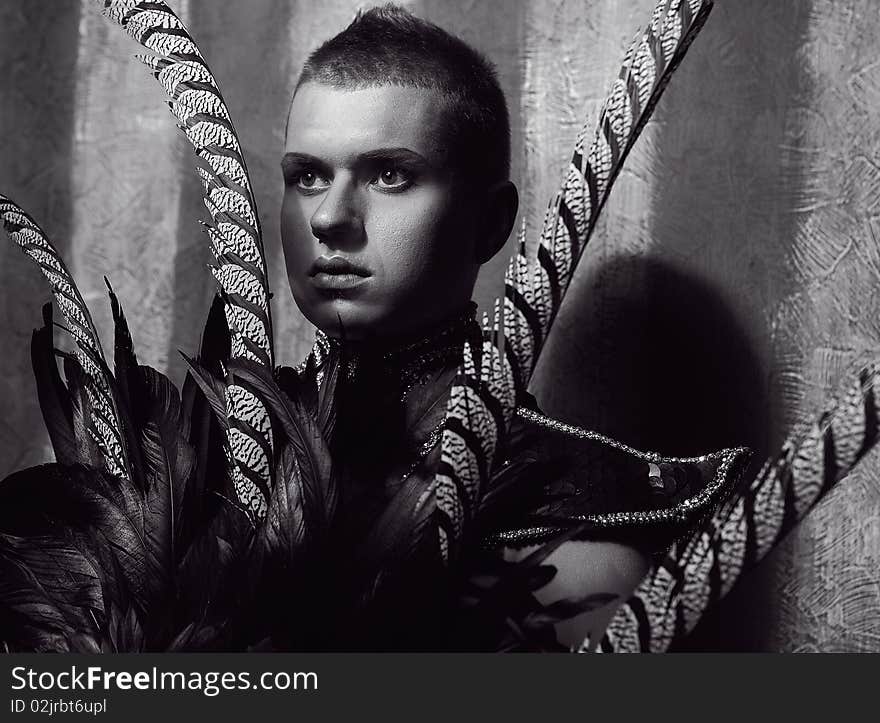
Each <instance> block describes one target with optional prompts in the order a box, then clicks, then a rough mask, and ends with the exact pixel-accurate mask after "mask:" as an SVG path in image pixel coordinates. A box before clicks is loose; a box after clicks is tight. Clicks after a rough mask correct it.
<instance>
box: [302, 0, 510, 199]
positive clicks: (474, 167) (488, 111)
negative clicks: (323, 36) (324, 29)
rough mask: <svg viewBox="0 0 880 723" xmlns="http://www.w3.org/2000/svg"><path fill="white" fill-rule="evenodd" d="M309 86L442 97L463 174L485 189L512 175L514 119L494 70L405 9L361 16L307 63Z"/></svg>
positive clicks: (372, 11)
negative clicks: (417, 91) (405, 90)
mask: <svg viewBox="0 0 880 723" xmlns="http://www.w3.org/2000/svg"><path fill="white" fill-rule="evenodd" d="M309 82H316V83H320V84H323V85H329V86H332V87H335V88H342V89H348V90H358V89H362V88H374V87H380V86H386V85H396V86H404V87H412V88H424V89H428V90H434V91H437V92H438V93H439V94H440V95H441V96H442V97H443V99H444V105H445V111H446V124H445V125H446V129H447V132H448V133H449V139H448V140H449V142H450V144H451V146H452V148H453V150H454V151H455V152H456V154H457V157H454V161H453V165H454V167H455V168H456V170H464V171H466V172H467V173H468V174H470V177H471V178H472V179H473V180H475V181H478V182H483V183H486V184H492V183H495V182H498V181H504V180H507V179H508V178H509V176H510V120H509V117H508V113H507V103H506V101H505V98H504V93H503V91H502V90H501V86H500V85H499V84H498V77H497V74H496V71H495V68H494V66H493V65H492V63H490V62H489V61H488V60H486V58H484V57H483V56H482V55H481V54H480V53H479V52H477V51H476V50H475V49H474V48H472V47H471V46H469V45H468V44H467V43H465V42H464V41H463V40H460V39H459V38H456V37H455V36H453V35H451V34H449V33H447V32H446V31H445V30H443V29H442V28H440V27H438V26H437V25H434V24H433V23H430V22H428V21H427V20H422V19H421V18H417V17H415V16H414V15H412V14H411V13H410V12H408V11H407V10H404V9H403V8H401V7H398V6H396V5H393V4H388V5H384V6H381V7H374V8H372V9H370V10H366V11H362V12H359V13H358V15H357V17H356V18H355V19H354V20H353V21H352V23H351V24H350V25H349V26H348V27H347V28H346V29H345V30H343V31H342V32H341V33H339V34H338V35H336V36H335V37H333V38H331V39H330V40H328V41H327V42H325V43H324V44H323V45H321V47H319V48H318V49H317V50H315V51H314V52H313V53H312V54H311V55H310V56H309V58H308V60H306V63H305V65H304V67H303V70H302V73H301V74H300V77H299V81H298V82H297V85H296V88H297V90H298V89H299V88H300V86H302V85H303V84H305V83H309ZM294 94H295V93H294Z"/></svg>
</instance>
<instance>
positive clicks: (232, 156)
mask: <svg viewBox="0 0 880 723" xmlns="http://www.w3.org/2000/svg"><path fill="white" fill-rule="evenodd" d="M98 1H99V2H100V3H101V5H102V6H103V8H104V12H105V14H106V15H107V16H108V17H109V18H110V19H111V20H113V21H114V22H116V23H117V24H119V25H121V26H122V27H123V28H124V29H125V31H126V32H127V33H128V34H129V35H131V36H132V37H133V38H134V39H135V40H137V42H138V43H140V44H141V45H143V46H144V47H145V48H147V49H148V50H150V51H152V52H153V53H154V54H153V55H144V56H138V59H139V60H141V61H142V62H143V63H144V64H145V65H147V67H149V68H150V69H151V70H152V72H153V74H154V75H155V77H156V79H157V80H158V81H159V83H160V84H161V85H162V87H163V88H164V90H165V92H166V94H167V95H168V97H169V98H170V101H169V103H168V105H169V107H170V109H171V112H172V114H173V115H174V116H175V118H176V119H177V123H178V127H179V128H180V129H181V130H182V131H183V132H184V134H185V135H186V138H187V139H188V140H189V141H190V143H192V145H193V147H194V148H195V152H196V155H197V156H198V158H199V164H198V166H197V170H198V173H199V177H200V178H201V181H202V185H203V186H204V191H205V195H204V203H205V207H206V208H207V209H208V212H209V214H210V217H211V221H210V222H209V223H206V224H205V226H206V230H207V234H208V237H209V239H210V244H211V253H212V255H213V257H214V263H213V264H212V267H211V272H212V273H213V275H214V278H215V279H216V281H217V284H218V286H219V288H220V290H221V293H222V294H223V298H224V301H225V313H226V321H227V323H228V325H229V331H230V336H231V355H230V357H231V358H230V361H231V362H234V361H236V360H238V359H249V360H251V361H255V362H257V363H259V364H261V365H263V366H264V367H265V368H266V369H269V370H272V368H273V364H274V362H273V346H272V317H271V312H270V308H269V299H270V294H269V282H268V276H267V273H266V262H265V255H264V253H263V241H262V231H261V229H260V220H259V217H258V215H257V204H256V200H255V198H254V194H253V191H252V188H251V183H250V179H249V177H248V172H247V166H246V164H245V160H244V156H243V155H242V151H241V145H240V143H239V140H238V135H237V133H236V132H235V128H234V127H233V125H232V120H231V118H230V114H229V110H228V108H227V107H226V103H225V101H224V100H223V96H222V94H221V93H220V89H219V88H218V87H217V82H216V80H215V79H214V76H213V75H212V73H211V71H210V69H209V68H208V65H207V63H206V62H205V59H204V57H203V56H202V54H201V52H200V51H199V49H198V47H197V46H196V43H195V41H194V40H193V39H192V37H191V36H190V35H189V33H188V32H187V30H186V28H185V27H184V25H183V23H182V22H181V21H180V19H179V18H178V17H177V15H175V14H174V12H173V11H172V10H171V8H170V7H168V5H167V4H166V3H164V2H140V1H137V0H98ZM226 407H227V414H228V417H229V421H230V427H229V431H228V436H227V441H228V444H229V454H230V473H231V476H232V480H233V484H234V486H235V489H236V493H237V494H238V497H239V499H240V500H241V502H242V503H243V504H244V506H245V507H246V508H247V509H249V510H250V511H251V513H252V514H253V515H254V516H255V517H257V518H262V517H263V516H264V515H265V513H266V495H267V493H268V491H269V490H270V489H271V487H272V484H273V480H272V468H273V465H272V449H273V439H272V430H271V426H270V424H269V415H268V412H267V410H266V407H265V405H263V403H262V402H261V401H260V399H259V398H258V397H257V396H256V395H255V394H254V393H253V392H252V391H251V390H249V389H248V388H247V386H246V385H245V384H243V383H240V382H238V381H236V380H235V379H230V380H229V384H228V385H227V389H226Z"/></svg>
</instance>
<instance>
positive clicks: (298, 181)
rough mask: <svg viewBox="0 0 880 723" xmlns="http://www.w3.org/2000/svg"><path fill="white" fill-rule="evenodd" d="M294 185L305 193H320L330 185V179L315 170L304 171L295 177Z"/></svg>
mask: <svg viewBox="0 0 880 723" xmlns="http://www.w3.org/2000/svg"><path fill="white" fill-rule="evenodd" d="M294 185H295V186H296V187H297V188H298V189H299V190H300V191H302V192H303V193H306V194H313V193H320V192H321V191H324V190H326V189H327V188H329V187H330V181H329V180H327V179H326V178H324V177H323V176H319V175H318V174H317V173H315V172H314V171H303V172H302V173H300V174H299V175H298V176H297V177H296V178H295V179H294Z"/></svg>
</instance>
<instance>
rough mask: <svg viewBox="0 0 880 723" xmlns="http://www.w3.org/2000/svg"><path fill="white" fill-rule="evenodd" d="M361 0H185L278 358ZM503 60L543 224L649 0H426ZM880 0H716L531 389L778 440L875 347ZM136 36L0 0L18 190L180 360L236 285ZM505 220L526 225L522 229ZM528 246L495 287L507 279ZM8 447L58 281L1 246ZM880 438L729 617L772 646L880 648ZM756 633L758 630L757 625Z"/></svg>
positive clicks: (745, 439) (28, 454) (92, 295)
mask: <svg viewBox="0 0 880 723" xmlns="http://www.w3.org/2000/svg"><path fill="white" fill-rule="evenodd" d="M360 4H362V3H360V2H359V1H358V0H324V1H323V2H320V3H318V2H305V1H300V2H291V1H289V0H287V1H285V0H256V1H255V0H249V2H246V3H240V2H207V1H206V0H178V2H176V3H173V5H174V7H175V8H176V9H177V10H178V12H179V14H180V15H181V16H182V18H183V19H184V21H185V22H186V23H187V24H188V25H189V27H190V29H191V31H192V32H193V34H194V35H195V37H196V39H197V40H198V42H199V44H200V46H201V48H202V50H203V52H204V53H205V55H206V57H207V59H208V61H209V63H210V64H211V66H212V68H213V70H214V73H215V76H216V77H217V79H218V81H219V83H220V86H221V88H222V89H223V91H224V93H225V95H226V98H227V101H228V103H229V106H230V108H231V110H232V113H233V117H234V118H235V120H236V123H237V126H238V129H239V132H240V133H241V136H242V141H243V144H244V147H245V149H246V155H247V159H248V163H249V165H250V169H251V172H252V175H253V178H254V181H255V186H256V195H257V199H258V202H259V204H260V210H261V215H262V217H263V221H264V226H265V235H266V243H267V247H268V253H269V259H270V266H271V269H272V272H273V273H272V274H271V282H272V286H273V289H274V292H275V300H274V303H275V323H276V335H277V339H276V341H277V344H278V348H279V357H280V360H281V361H282V362H283V363H293V362H295V361H297V360H298V359H299V358H300V357H301V356H302V355H303V354H304V353H305V352H306V350H307V349H308V347H309V344H310V341H311V333H312V332H311V330H310V329H309V328H308V325H307V324H306V323H304V322H303V321H302V319H301V318H300V317H299V315H298V313H297V311H296V308H295V306H294V305H293V302H292V299H291V297H290V292H289V291H288V289H287V286H286V283H285V279H284V274H283V263H282V259H281V255H280V245H279V239H278V235H279V234H278V213H279V208H280V200H281V190H282V189H281V177H280V172H279V170H278V162H279V160H280V155H281V150H282V144H283V133H284V118H285V112H286V106H287V103H288V100H289V93H290V91H291V88H292V85H293V83H294V81H295V77H296V75H297V72H298V69H299V66H300V64H301V63H302V61H303V59H304V57H305V54H306V53H307V52H308V51H309V50H311V49H312V48H314V47H315V46H316V45H317V44H318V43H319V42H320V41H321V40H323V39H325V38H327V37H329V36H330V35H332V34H333V33H334V32H336V31H338V30H339V29H341V28H342V27H343V26H344V25H345V24H346V23H347V22H348V21H349V20H350V18H351V17H352V15H353V13H354V11H355V9H356V7H357V6H358V5H360ZM404 4H405V5H407V6H408V7H410V8H411V9H412V10H413V11H415V12H416V13H418V14H420V15H422V16H424V17H427V18H429V19H431V20H434V21H435V22H437V23H439V24H441V25H443V26H444V27H446V28H448V29H449V30H451V31H453V32H455V33H457V34H459V35H461V36H462V37H464V38H465V39H466V40H468V41H470V42H472V43H473V44H475V45H476V46H477V47H479V48H480V49H482V50H483V51H484V52H485V53H486V54H487V55H488V56H489V57H490V58H491V59H492V60H494V61H495V63H496V64H497V65H498V68H499V72H500V78H501V82H502V85H503V87H504V90H505V92H506V93H507V97H508V101H509V104H510V108H511V116H512V123H513V143H514V153H513V173H514V178H515V180H516V181H517V184H518V186H519V188H520V189H521V196H522V214H523V216H524V218H525V219H526V223H527V226H528V229H529V231H530V238H531V240H532V242H534V238H535V235H536V232H537V230H538V229H539V228H540V224H541V219H542V217H543V212H544V209H545V206H546V203H547V201H548V200H549V198H550V196H551V194H552V192H553V191H554V189H555V186H556V184H557V183H558V182H559V180H560V178H561V173H562V169H563V168H564V165H565V163H566V161H567V159H568V155H569V153H570V150H571V147H572V145H573V142H574V138H575V135H576V133H577V130H578V128H579V127H580V125H581V124H582V123H583V122H584V121H585V120H586V119H587V118H595V116H596V112H597V110H598V105H599V102H600V101H601V99H602V96H603V94H604V91H605V90H606V88H607V86H608V83H609V81H610V80H611V78H612V77H613V75H614V73H615V71H616V68H617V66H618V64H619V62H620V59H621V57H622V53H623V50H624V48H625V46H626V44H627V43H628V42H629V41H630V40H631V38H632V37H633V35H634V33H635V32H636V30H637V29H638V28H639V27H641V26H643V25H644V24H645V22H646V20H647V18H648V16H649V13H650V10H651V7H652V6H653V0H577V1H575V0H535V1H534V2H510V1H509V0H492V1H486V0H482V1H480V2H476V1H475V0H471V1H468V0H458V1H457V2H449V1H448V0H442V1H441V0H412V1H410V2H405V3H404ZM878 38H880V6H878V4H877V3H876V1H875V0H834V1H832V0H774V2H766V0H736V1H734V0H719V2H718V3H717V7H716V10H715V12H714V13H713V15H712V17H711V19H710V21H709V25H708V27H707V28H706V30H705V31H704V32H703V34H702V35H701V36H700V38H699V39H698V40H697V42H696V44H695V46H694V48H693V50H692V52H691V54H690V55H689V57H688V58H687V60H686V62H685V63H684V65H683V66H682V68H681V69H680V71H679V72H678V74H677V75H676V77H675V78H674V80H673V82H672V85H671V87H670V89H669V91H668V92H667V94H666V96H665V97H664V99H663V101H662V103H661V104H660V107H659V109H658V111H657V113H656V115H655V119H654V120H653V121H652V122H651V123H650V124H649V126H648V127H647V129H646V131H645V133H644V135H643V137H642V139H641V141H640V142H639V144H638V146H637V148H636V150H635V151H634V153H633V154H632V156H631V158H630V160H629V162H628V164H627V168H626V170H625V172H624V174H623V176H622V177H621V179H620V181H619V183H618V185H617V187H616V189H615V191H614V194H613V196H612V199H611V201H610V203H609V206H608V208H607V209H606V213H605V215H604V218H603V221H602V223H601V226H600V228H599V231H598V233H597V235H596V237H595V238H594V241H593V242H592V244H591V246H590V247H589V248H588V250H587V252H586V256H585V259H584V262H583V263H582V265H581V269H580V271H579V274H578V276H577V277H576V279H575V282H574V284H573V290H572V292H571V293H570V295H569V299H568V301H567V303H566V305H565V307H564V308H563V311H562V313H561V314H560V318H559V322H558V325H557V329H556V333H555V335H554V337H553V338H552V339H551V343H550V347H549V349H548V354H547V355H545V359H544V360H543V362H542V365H541V367H540V369H539V376H538V379H537V382H536V384H535V390H536V392H537V393H538V396H539V399H540V400H541V402H542V404H543V405H544V406H545V408H546V409H547V410H548V411H550V412H552V413H554V414H557V415H560V416H562V417H564V418H566V419H569V420H571V421H574V422H579V423H582V424H585V425H587V426H590V427H593V428H596V429H599V430H601V431H605V432H608V433H610V434H613V435H616V436H618V437H620V438H622V439H624V440H626V441H628V442H630V443H632V444H634V445H636V446H641V447H647V448H653V449H658V450H661V451H667V452H674V453H688V452H695V451H701V450H705V449H708V448H717V447H721V446H728V445H731V444H737V443H745V444H749V445H751V446H754V447H756V448H757V449H758V450H760V451H761V452H762V453H767V452H769V451H771V450H773V449H774V448H776V447H777V446H778V445H779V444H780V443H781V442H782V440H783V439H784V438H785V436H786V435H787V434H788V433H789V432H790V431H791V430H792V429H793V427H794V425H796V424H797V423H798V422H802V421H803V420H805V419H807V418H809V417H810V416H811V415H812V414H814V413H815V411H816V410H818V409H819V408H820V407H821V405H822V404H823V403H824V402H825V401H827V399H828V398H829V395H830V394H831V392H832V391H833V390H834V388H835V387H836V385H837V384H838V382H839V381H841V380H842V379H844V378H846V376H847V375H848V374H851V373H852V372H853V371H854V370H855V369H856V368H857V367H858V364H859V363H860V362H862V361H865V360H867V359H869V358H871V357H872V356H875V355H878V354H880V343H878V342H880V328H878V319H880V314H878V311H880V295H878V294H876V293H874V291H875V289H877V288H878V281H880V249H878V245H877V243H876V241H875V235H876V234H877V233H878V232H880V218H878V214H880V146H878V130H877V129H878V128H880V63H878V62H877V60H876V58H877V57H878V50H880V40H878ZM137 50H138V48H137V47H136V45H135V44H134V42H133V41H131V40H130V39H129V38H127V37H126V36H124V35H123V34H122V33H121V32H120V31H119V30H118V29H117V28H115V27H111V25H110V24H109V23H107V22H106V21H104V20H103V19H102V18H101V17H100V16H99V14H98V13H97V11H96V9H95V5H94V3H92V2H91V1H90V0H51V2H49V1H48V0H47V1H44V2H36V1H35V0H0V67H2V73H0V191H2V192H3V193H6V194H8V195H10V196H12V197H13V198H14V199H15V200H17V201H18V202H19V203H20V204H22V205H23V206H24V207H25V208H27V209H28V210H30V211H31V213H32V214H33V215H34V216H35V217H36V219H37V220H38V221H39V222H40V223H41V224H42V225H43V226H44V228H45V229H46V230H47V232H48V233H49V234H50V236H51V238H52V239H53V240H54V241H55V243H56V244H57V245H58V247H59V249H60V250H61V251H62V253H63V255H64V257H65V258H66V260H67V261H68V263H69V264H70V266H71V268H72V271H73V273H74V275H75V277H76V279H77V281H78V283H79V285H80V288H81V290H82V291H83V294H84V296H85V298H86V300H87V301H88V302H89V305H90V307H91V309H92V313H93V315H94V317H95V321H96V323H97V326H98V328H99V331H100V332H101V333H102V337H103V339H104V340H105V346H107V345H110V344H111V343H112V341H111V336H110V331H111V325H110V312H109V306H108V304H107V302H106V294H105V289H104V283H103V280H102V276H103V275H105V274H106V275H107V276H108V277H109V278H110V279H111V281H112V282H113V284H114V287H115V289H116V291H117V293H118V295H119V296H120V299H121V300H122V303H123V304H124V306H125V310H126V313H127V315H128V317H129V322H130V325H131V328H132V331H133V333H134V336H135V342H136V348H137V351H138V353H139V355H140V357H141V359H142V360H143V361H145V362H146V363H149V364H152V365H155V366H157V367H158V368H160V369H162V370H167V371H169V372H170V374H171V375H172V377H173V378H174V379H175V380H177V381H179V380H180V379H181V377H182V364H181V360H180V358H179V356H178V354H177V351H176V350H177V349H182V350H184V351H187V352H193V351H194V350H195V349H196V347H197V345H198V339H199V332H200V329H201V324H202V322H203V319H204V316H205V312H206V310H207V307H208V304H209V301H210V297H211V295H212V290H213V287H212V279H211V277H210V275H209V273H208V272H207V270H206V268H205V264H206V262H207V260H208V244H207V243H206V239H205V238H204V237H203V235H202V233H201V231H200V229H199V227H198V225H197V224H196V219H198V218H200V217H201V216H202V215H203V213H204V211H203V209H202V207H201V202H200V189H199V185H198V183H197V181H196V177H195V174H194V172H193V171H192V167H191V166H192V160H193V159H192V155H191V151H190V149H189V147H188V144H187V143H186V141H185V140H184V139H183V138H182V137H181V136H180V135H179V134H178V133H177V131H176V129H175V128H174V123H173V120H172V118H171V116H170V114H169V113H168V112H167V109H166V108H165V106H164V104H163V102H162V101H163V96H162V94H161V92H160V89H159V88H158V86H157V85H156V84H155V82H154V81H153V79H152V78H151V77H150V76H149V74H148V72H147V71H146V69H145V68H143V67H141V66H140V64H138V63H136V62H135V61H133V60H132V59H131V57H130V56H131V55H132V54H133V53H134V52H136V51H137ZM509 250H510V247H508V251H509ZM505 262H506V255H504V257H502V256H499V257H498V258H497V259H496V260H495V261H494V262H493V263H491V264H489V265H488V266H487V268H486V272H485V274H484V275H483V277H482V279H481V281H480V287H479V290H478V297H479V301H480V302H481V304H482V305H483V306H484V308H485V307H486V306H488V304H489V303H490V300H491V299H492V298H493V297H494V295H495V294H497V293H498V292H499V290H500V289H501V277H502V269H503V266H504V264H505ZM0 289H2V293H0V325H2V326H0V337H2V338H0V343H2V349H3V352H4V353H3V354H2V356H0V399H2V401H3V413H2V418H0V475H2V474H4V473H6V472H8V471H11V470H13V469H16V468H18V467H21V466H24V465H28V464H34V463H37V462H40V461H44V460H46V459H48V458H49V454H50V453H49V449H48V446H47V441H46V436H45V432H44V430H43V427H42V422H41V420H40V417H39V412H38V407H37V403H36V395H35V391H34V386H33V383H32V380H31V372H30V363H29V351H28V342H29V339H30V333H31V330H32V328H33V327H35V326H36V325H38V323H39V319H40V311H39V309H40V305H41V304H42V303H43V302H44V301H46V300H47V299H48V297H49V292H48V289H47V287H46V285H45V283H44V281H43V279H42V277H41V276H40V274H39V273H38V272H37V271H36V269H35V268H33V267H32V266H31V265H30V263H29V262H27V261H26V260H25V258H24V256H23V255H22V254H21V253H20V252H19V251H18V250H17V249H15V248H14V247H13V245H12V244H11V243H4V244H0ZM878 462H880V459H878V457H877V455H873V456H871V457H869V458H868V459H867V460H866V461H865V462H864V463H863V464H862V466H861V469H860V470H859V471H858V472H857V473H856V474H854V475H852V476H851V479H850V480H848V481H847V482H845V483H844V484H843V485H842V487H840V488H838V490H837V491H836V492H835V493H834V494H832V495H831V497H830V498H829V499H828V500H826V501H825V502H824V503H823V504H822V505H821V506H820V508H819V509H817V510H816V511H815V512H814V513H813V514H812V515H811V516H810V518H809V519H808V520H807V521H806V522H805V523H804V524H802V525H801V526H800V528H799V529H798V530H797V531H796V532H795V533H794V534H793V535H791V536H790V537H789V539H788V540H786V542H785V543H784V544H783V545H782V546H781V549H780V550H778V551H777V553H775V554H774V556H773V559H771V560H770V561H769V563H768V564H765V565H764V566H763V567H762V570H761V571H760V573H759V574H758V575H756V576H753V578H751V580H750V581H749V582H748V583H747V584H746V585H744V586H742V587H741V588H740V589H739V590H738V591H736V592H735V593H734V595H733V596H732V599H731V600H730V601H729V602H728V603H727V604H726V605H725V606H724V608H723V610H722V615H721V616H720V617H718V618H715V619H713V620H710V621H709V624H708V625H706V626H704V629H703V632H702V635H703V636H704V638H705V639H706V640H711V639H712V638H715V639H717V638H718V637H720V638H721V639H722V641H723V644H725V645H728V646H730V645H735V644H738V645H740V646H747V647H751V648H753V649H754V648H761V649H768V650H771V649H772V650H794V649H823V650H834V649H845V650H857V649H880V623H878V620H880V602H878V600H880V573H878V569H880V564H878V563H880V514H878V513H880V486H878V478H880V475H878V474H877V468H878ZM737 641H738V642H737Z"/></svg>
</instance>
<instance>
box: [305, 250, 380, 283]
mask: <svg viewBox="0 0 880 723" xmlns="http://www.w3.org/2000/svg"><path fill="white" fill-rule="evenodd" d="M371 275H372V274H371V273H370V271H369V269H366V268H364V267H363V266H358V265H357V264H355V263H352V262H351V261H349V260H348V259H345V258H343V257H342V256H332V257H330V258H327V257H325V256H322V257H321V258H319V259H318V260H317V261H315V263H314V264H312V268H311V269H309V277H310V278H311V279H312V284H314V286H315V287H317V288H318V289H323V290H331V291H340V290H344V289H353V288H355V287H356V286H360V285H361V284H362V283H364V282H365V281H366V280H367V279H368V278H369V277H370V276H371Z"/></svg>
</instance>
